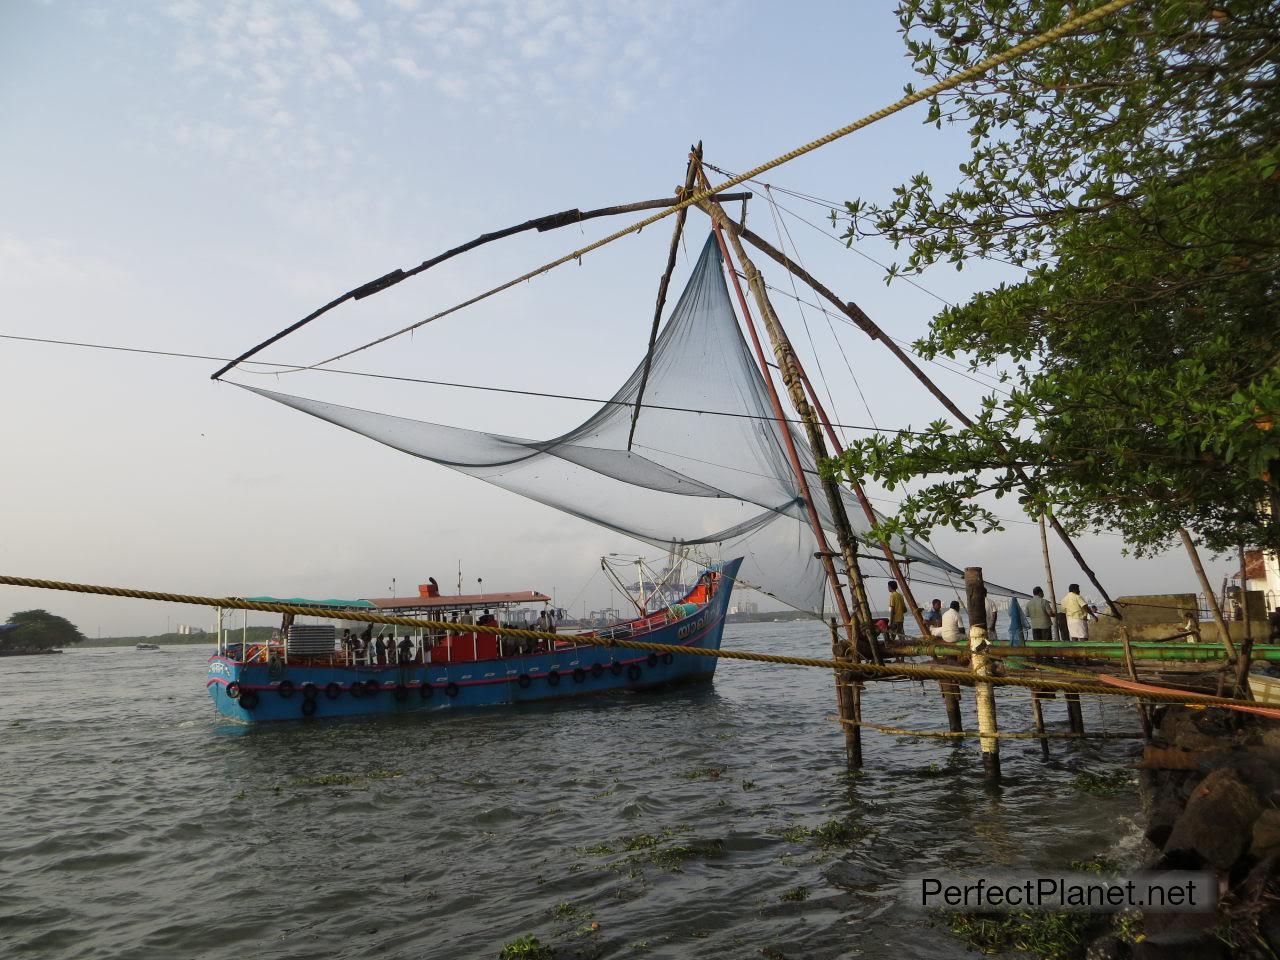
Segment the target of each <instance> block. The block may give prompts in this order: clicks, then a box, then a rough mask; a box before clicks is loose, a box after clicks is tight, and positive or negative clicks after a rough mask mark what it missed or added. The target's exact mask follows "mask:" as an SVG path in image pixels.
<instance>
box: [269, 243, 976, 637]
mask: <svg viewBox="0 0 1280 960" xmlns="http://www.w3.org/2000/svg"><path fill="white" fill-rule="evenodd" d="M642 376H643V364H641V365H640V366H638V367H637V368H636V370H635V372H634V373H632V374H631V376H630V377H629V378H628V379H627V381H626V383H625V384H623V386H622V387H621V389H619V390H618V392H617V393H616V394H615V395H614V396H613V398H612V399H611V400H609V401H608V402H606V403H605V404H603V405H602V406H601V407H600V409H599V410H597V411H596V412H595V413H594V414H593V415H592V416H591V417H590V418H588V419H587V420H586V421H585V422H583V423H582V424H580V425H579V426H577V427H575V428H574V429H572V430H570V431H569V432H568V433H565V434H562V435H561V436H558V437H553V438H551V439H547V440H527V439H522V438H520V437H509V436H502V435H500V434H496V433H487V432H483V431H479V430H465V429H461V428H458V427H451V426H445V425H442V424H437V423H427V422H424V421H421V420H414V419H409V418H405V417H398V416H391V415H389V414H385V413H375V412H372V411H368V410H361V409H356V408H353V407H347V406H340V405H337V404H332V403H326V402H323V401H319V400H310V399H306V398H303V397H297V396H292V395H289V394H284V393H278V392H275V391H271V390H263V389H260V388H256V387H248V386H245V387H244V389H246V390H252V391H253V392H254V393H258V394H261V395H262V396H264V397H268V398H270V399H272V400H276V401H278V402H280V403H283V404H286V405H287V406H290V407H294V408H295V409H297V410H301V411H303V412H304V413H309V414H311V415H312V416H315V417H319V418H320V419H322V420H326V421H328V422H330V423H333V424H337V425H338V426H340V427H344V428H346V429H348V430H352V431H355V432H356V433H359V434H362V435H363V436H366V437H369V438H370V439H373V440H376V441H378V442H379V443H383V444H386V445H387V446H389V447H393V448H394V449H396V450H401V451H403V452H404V453H408V454H411V455H412V456H415V457H419V458H421V459H423V460H429V461H431V462H432V463H436V464H440V465H441V466H445V467H449V468H450V469H453V470H457V471H459V472H461V473H465V474H468V475H470V476H473V477H476V478H477V479H480V480H484V481H485V482H487V483H491V484H494V485H495V486H498V487H501V488H503V489H505V490H510V491H512V492H513V493H517V494H519V495H521V496H523V497H527V498H529V499H531V500H535V501H537V502H539V503H543V504H546V505H547V506H550V507H554V508H556V509H557V510H562V511H564V512H565V513H568V514H571V515H573V516H575V517H580V518H582V519H584V520H587V521H590V522H591V523H594V524H598V525H600V526H603V527H606V528H608V529H610V530H614V531H617V532H618V533H621V534H625V535H627V536H629V537H634V538H635V539H637V540H641V541H643V542H645V543H647V544H651V545H652V546H654V547H660V548H662V549H664V550H668V551H672V552H675V553H677V554H679V553H682V552H688V551H690V550H695V551H696V552H698V553H701V554H703V555H707V556H711V557H712V558H720V559H729V558H732V557H738V556H741V557H742V558H743V564H742V567H741V570H740V572H739V580H740V581H742V582H743V583H745V584H747V585H750V586H753V587H755V588H756V589H758V590H760V591H761V592H764V593H766V594H768V595H770V596H772V597H775V598H776V599H778V600H780V601H782V602H783V603H786V604H788V605H789V606H792V607H794V608H796V609H799V610H803V611H806V612H808V613H811V614H813V615H814V616H822V615H823V612H824V610H825V609H827V608H828V597H827V587H826V581H825V577H824V574H823V569H822V566H821V562H820V561H819V560H817V559H815V556H814V554H815V551H817V549H818V546H817V543H816V541H815V538H814V535H813V532H812V530H811V529H810V525H809V521H808V517H807V516H806V512H807V511H806V508H805V504H804V501H803V499H802V498H801V496H800V491H799V489H798V486H797V483H796V480H795V477H794V475H793V473H792V470H791V467H790V463H789V459H788V455H787V451H786V449H785V447H784V440H783V436H782V431H783V430H790V431H791V433H792V436H793V439H794V441H795V447H796V450H797V451H798V453H799V455H800V458H801V461H802V465H803V468H804V471H805V472H806V474H807V475H808V478H809V484H810V488H811V490H812V491H813V494H814V499H815V501H816V506H815V509H817V511H818V513H819V520H820V522H821V524H822V526H823V528H824V529H825V530H827V531H831V532H829V533H828V541H829V544H831V545H833V548H834V544H835V543H836V538H835V534H834V529H835V528H834V525H833V524H832V522H831V517H830V514H829V507H828V505H827V502H826V499H825V497H823V496H822V493H821V490H820V487H819V479H818V476H817V471H816V468H815V464H814V461H813V457H812V455H811V453H810V451H809V447H808V444H807V442H806V440H805V438H804V436H803V435H802V433H801V432H800V430H799V429H798V427H797V425H796V424H794V423H789V422H782V423H780V422H779V421H778V419H777V418H776V417H775V415H774V411H773V409H772V406H771V403H770V399H769V393H768V390H767V388H766V386H765V382H764V380H763V378H762V376H761V374H760V370H759V367H758V366H757V364H756V362H755V360H754V358H753V356H752V354H751V352H750V349H749V347H748V346H747V343H746V340H745V339H744V338H743V335H742V332H741V330H740V329H739V326H738V320H737V317H736V315H735V313H734V310H733V306H732V303H731V302H730V299H729V291H728V288H727V286H726V283H725V275H724V266H723V262H722V260H721V256H720V251H719V248H718V246H717V245H716V243H715V242H714V238H712V237H708V239H707V242H706V244H705V245H704V246H703V249H702V253H701V256H700V257H699V259H698V262H697V265H696V267H695V269H694V270H693V273H692V276H691V277H690V279H689V282H688V284H687V286H686V287H685V289H684V292H683V293H682V294H681V296H680V300H679V302H678V303H677V304H676V306H675V308H674V309H673V310H672V311H671V314H670V316H669V318H668V320H667V323H666V325H665V326H664V327H663V329H662V331H661V333H660V334H659V336H658V339H657V341H656V344H655V347H654V350H653V355H652V358H651V365H650V371H649V376H648V380H647V382H646V384H645V386H644V395H643V400H642V403H643V407H642V408H641V412H640V416H639V420H638V423H637V425H636V430H635V437H634V442H633V443H632V446H631V449H630V450H628V449H627V437H628V433H629V431H630V428H631V418H632V412H633V410H634V409H635V404H636V401H637V398H638V397H639V395H640V390H641V380H642ZM694 411H703V412H694ZM706 411H710V412H706ZM845 496H846V498H847V502H846V510H847V513H848V515H849V518H850V520H851V522H852V523H853V526H854V529H855V532H856V533H857V534H858V535H859V536H861V535H862V534H864V533H865V531H866V530H867V528H868V526H869V524H868V523H867V522H866V519H865V516H864V513H863V511H862V509H861V507H860V506H859V505H858V504H857V502H856V501H855V500H854V498H853V496H852V494H851V493H848V492H846V493H845ZM871 546H872V548H874V549H876V550H879V545H878V544H872V545H871ZM892 546H893V549H894V550H895V552H896V553H897V554H898V556H899V557H901V558H903V559H906V560H910V561H913V562H912V563H911V571H912V580H913V582H914V581H915V580H916V579H917V578H919V579H920V580H922V582H924V583H936V584H939V585H944V586H945V585H947V584H953V583H959V582H960V581H959V578H960V577H961V576H962V574H961V571H960V570H959V569H958V568H956V567H955V566H953V565H951V564H949V563H947V562H946V561H944V560H942V559H941V558H940V557H939V556H937V554H935V553H933V552H932V551H931V550H930V549H929V548H928V547H926V546H925V545H924V544H922V543H920V542H918V541H915V540H912V539H904V540H902V541H900V542H896V543H894V544H893V545H892ZM864 549H866V548H865V547H864ZM867 565H868V566H869V567H870V568H871V569H870V570H868V571H867V572H868V573H870V574H871V575H873V576H883V575H885V573H886V568H887V565H886V564H883V563H879V562H877V561H870V562H868V564H867Z"/></svg>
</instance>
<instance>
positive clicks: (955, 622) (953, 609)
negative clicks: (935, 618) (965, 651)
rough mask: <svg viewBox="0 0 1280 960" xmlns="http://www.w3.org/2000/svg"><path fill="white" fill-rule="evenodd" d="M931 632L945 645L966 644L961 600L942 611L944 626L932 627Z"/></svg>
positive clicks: (953, 601)
mask: <svg viewBox="0 0 1280 960" xmlns="http://www.w3.org/2000/svg"><path fill="white" fill-rule="evenodd" d="M929 632H930V633H932V634H933V635H934V636H935V637H938V638H939V639H940V640H941V641H942V642H943V643H964V626H963V625H962V624H961V622H960V601H959V600H952V601H951V606H949V607H948V608H947V609H946V610H944V611H942V626H940V627H931V628H930V629H929Z"/></svg>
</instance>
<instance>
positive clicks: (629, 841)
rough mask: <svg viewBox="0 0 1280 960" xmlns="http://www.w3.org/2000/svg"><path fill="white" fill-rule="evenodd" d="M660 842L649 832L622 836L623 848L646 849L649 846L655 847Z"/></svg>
mask: <svg viewBox="0 0 1280 960" xmlns="http://www.w3.org/2000/svg"><path fill="white" fill-rule="evenodd" d="M660 843H662V841H661V840H659V839H658V838H657V837H655V836H653V834H649V833H637V834H635V835H634V836H630V837H623V838H622V849H623V850H646V849H648V848H649V847H656V846H658V844H660Z"/></svg>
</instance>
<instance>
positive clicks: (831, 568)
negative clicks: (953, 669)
mask: <svg viewBox="0 0 1280 960" xmlns="http://www.w3.org/2000/svg"><path fill="white" fill-rule="evenodd" d="M705 180H706V178H705V176H704V177H703V182H704V183H705ZM709 209H713V210H715V211H717V212H718V213H720V216H721V218H722V219H723V220H724V221H725V222H731V221H729V220H728V217H726V216H725V215H724V213H723V211H721V210H720V208H719V207H710V208H709ZM713 226H714V229H715V235H716V242H717V243H718V244H719V247H720V253H721V255H722V256H723V257H724V262H725V265H726V266H728V267H729V268H730V270H729V276H730V279H731V280H732V282H733V288H734V293H735V294H737V298H738V305H739V307H740V308H741V310H742V315H743V322H744V324H745V325H746V327H747V331H748V333H749V334H750V336H751V343H752V346H753V347H754V349H755V354H756V361H757V362H758V363H759V365H760V375H761V376H762V377H763V378H764V383H765V387H766V388H767V390H768V394H769V402H770V404H771V405H772V406H773V411H774V415H775V416H776V417H777V418H778V432H779V433H780V434H781V435H782V441H783V446H784V448H785V449H786V453H787V458H788V460H789V461H790V463H791V470H792V472H793V473H794V474H795V478H796V485H797V487H798V489H799V491H800V496H801V499H802V500H803V501H804V505H805V510H806V513H807V515H808V517H809V525H810V528H811V529H812V530H813V536H814V540H815V541H816V543H817V545H818V551H819V556H820V557H821V561H822V565H823V569H824V570H825V571H826V574H827V580H828V582H829V583H830V584H831V591H832V593H833V594H834V595H835V601H836V608H837V610H838V611H839V612H840V621H841V623H843V624H845V631H846V634H847V636H848V642H847V643H846V644H845V645H844V646H846V647H847V648H848V649H847V651H841V649H840V647H839V646H836V647H833V651H832V652H833V653H834V654H835V657H836V659H840V654H841V653H842V652H845V653H846V655H847V657H848V658H849V659H852V660H855V661H856V660H858V659H859V657H860V653H859V649H858V647H859V637H860V636H864V637H865V638H866V642H867V645H868V648H869V649H870V651H871V653H872V656H874V657H876V660H877V662H879V658H878V654H877V653H876V647H875V641H874V640H873V639H872V637H871V633H870V625H871V621H870V612H869V611H868V612H867V613H866V614H865V615H864V614H863V613H862V612H861V611H859V615H858V619H859V621H861V623H860V624H859V625H858V628H855V623H854V620H853V617H852V616H851V615H850V612H849V604H848V603H847V601H846V600H845V595H844V590H843V589H842V587H841V585H840V578H839V576H838V574H837V572H836V567H835V563H834V562H833V560H832V553H831V550H830V549H829V548H828V546H827V538H826V533H825V531H824V530H823V529H822V521H821V519H820V518H819V516H818V511H817V509H816V507H815V506H814V502H813V494H812V493H811V491H810V489H809V482H808V479H807V478H806V477H805V473H804V468H803V466H802V465H801V463H800V455H799V453H798V452H797V450H796V445H795V440H794V438H793V437H792V436H791V427H790V425H789V424H788V423H787V422H786V418H785V415H784V413H783V409H782V400H781V398H780V397H779V396H778V390H777V388H776V387H775V386H774V383H773V375H772V373H770V371H769V364H768V362H767V361H766V360H765V356H764V347H763V346H762V345H761V343H760V337H759V335H758V334H757V333H756V328H755V323H754V322H753V320H752V317H751V311H750V309H748V307H747V300H746V297H745V296H744V295H743V293H742V285H741V284H739V283H738V275H737V273H736V272H735V271H734V270H733V269H732V266H733V260H732V258H731V257H730V256H729V249H728V244H727V243H726V242H725V238H724V230H723V228H722V224H721V223H720V222H717V221H716V220H715V218H714V217H713ZM739 249H741V245H740V244H739ZM753 292H754V291H753ZM757 301H759V298H758V297H757ZM762 309H763V308H762ZM766 330H768V332H769V333H770V336H771V338H773V340H774V354H775V356H777V355H779V353H780V348H779V342H778V340H777V339H776V338H775V337H774V331H773V330H772V329H771V328H769V327H768V325H767V324H766ZM788 346H789V344H788ZM780 366H781V367H782V368H783V369H784V370H785V369H787V368H786V366H785V365H783V364H780ZM785 379H786V378H785V375H784V380H785ZM792 380H793V381H794V377H793V378H792ZM788 386H790V384H788ZM792 399H793V402H794V399H795V394H794V392H793V393H792ZM800 400H801V403H800V405H799V406H797V410H796V412H797V413H798V414H799V415H800V417H801V418H802V419H805V418H806V415H807V424H811V423H812V420H813V415H812V412H811V411H810V410H809V407H808V405H807V404H805V403H804V402H803V401H804V396H803V393H801V396H800ZM819 439H820V438H819ZM816 455H817V453H816V451H815V456H816ZM846 523H847V521H846ZM853 569H854V570H855V571H856V570H857V566H856V561H854V568H853ZM864 600H865V597H864ZM853 683H854V684H855V686H856V683H857V681H856V680H854V681H853ZM836 705H837V707H838V708H839V709H840V711H841V713H842V715H843V714H844V713H845V712H846V711H847V712H849V713H851V714H852V719H854V720H861V719H862V716H861V710H862V707H861V691H860V690H858V689H856V688H855V689H851V690H849V691H848V697H847V698H846V696H845V694H844V693H843V692H842V690H841V685H840V675H839V673H837V674H836ZM841 726H842V729H843V730H844V737H845V759H846V761H847V763H848V764H849V766H850V767H853V768H855V769H856V768H859V767H861V766H862V739H861V736H860V735H858V734H856V733H855V732H851V731H856V730H857V728H856V727H851V726H850V725H849V724H842V725H841Z"/></svg>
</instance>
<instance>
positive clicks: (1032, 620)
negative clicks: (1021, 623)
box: [1027, 587, 1053, 643]
mask: <svg viewBox="0 0 1280 960" xmlns="http://www.w3.org/2000/svg"><path fill="white" fill-rule="evenodd" d="M1031 593H1032V597H1031V599H1030V600H1028V601H1027V623H1029V624H1031V639H1032V640H1033V641H1035V642H1037V643H1047V642H1048V641H1050V640H1052V639H1053V604H1051V603H1050V602H1049V601H1048V600H1046V599H1045V598H1044V590H1043V589H1041V588H1040V587H1036V588H1035V589H1034V590H1032V591H1031Z"/></svg>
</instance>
